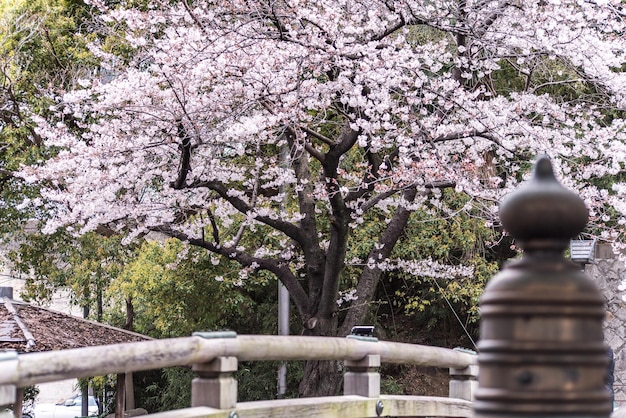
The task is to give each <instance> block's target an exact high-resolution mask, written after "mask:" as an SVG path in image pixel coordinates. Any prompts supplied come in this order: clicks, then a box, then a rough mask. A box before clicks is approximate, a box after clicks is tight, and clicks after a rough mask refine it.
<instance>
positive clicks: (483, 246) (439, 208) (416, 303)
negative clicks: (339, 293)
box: [344, 190, 498, 327]
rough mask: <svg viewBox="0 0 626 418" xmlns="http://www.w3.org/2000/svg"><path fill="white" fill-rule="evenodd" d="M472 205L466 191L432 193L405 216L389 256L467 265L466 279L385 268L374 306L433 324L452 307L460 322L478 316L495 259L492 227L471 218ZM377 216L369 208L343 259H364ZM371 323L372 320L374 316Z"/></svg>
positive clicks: (348, 277)
mask: <svg viewBox="0 0 626 418" xmlns="http://www.w3.org/2000/svg"><path fill="white" fill-rule="evenodd" d="M475 211H476V208H474V207H473V206H472V204H471V201H470V199H469V197H468V196H467V195H464V194H462V193H457V192H454V191H453V190H445V191H443V192H442V194H441V196H440V197H436V196H433V197H432V198H431V204H430V205H429V206H428V207H427V209H425V210H422V211H418V212H415V213H413V214H412V215H411V218H410V220H409V224H408V226H407V228H406V232H405V234H404V236H403V237H402V239H401V241H400V242H399V243H398V245H396V247H395V248H394V251H393V253H392V256H391V258H392V259H402V260H415V261H419V260H425V259H432V260H433V261H435V262H439V263H442V264H447V265H451V266H467V267H471V268H472V269H473V274H472V275H471V276H470V277H464V276H458V277H453V276H450V277H447V278H445V279H443V278H436V277H432V276H429V275H428V274H409V273H406V272H403V271H399V270H392V271H389V272H387V273H386V274H385V275H384V276H383V279H382V282H381V285H380V289H379V295H380V296H379V300H378V301H377V302H375V303H374V305H386V304H389V305H390V306H387V307H386V308H384V309H383V311H388V310H396V309H399V310H400V312H401V314H403V315H408V316H409V317H420V318H427V320H426V324H427V326H429V327H433V326H435V325H437V324H438V323H439V321H440V320H450V319H452V318H453V315H454V313H453V312H452V310H454V311H455V312H456V313H457V314H459V315H461V316H462V317H463V319H464V322H466V323H473V322H476V321H477V319H478V301H479V298H480V295H481V294H482V291H483V289H484V286H485V284H486V282H487V280H488V279H489V278H490V277H491V276H492V275H493V274H494V273H495V272H496V271H497V269H498V263H497V260H495V259H493V258H492V257H491V256H490V252H491V249H490V246H492V245H493V242H494V234H496V232H495V231H493V229H491V228H489V227H487V226H486V225H485V221H484V220H482V219H480V218H479V217H478V216H476V213H475ZM383 219H384V218H383V216H382V214H380V217H379V216H378V214H377V213H376V212H372V213H371V214H370V216H369V217H367V218H366V220H365V221H364V222H363V224H362V225H361V226H360V227H359V228H357V229H355V230H353V232H352V233H353V236H354V238H355V239H354V240H353V241H352V242H353V243H354V245H353V246H352V247H351V248H350V254H349V255H348V259H350V258H351V257H353V256H356V257H358V258H361V259H364V258H365V257H366V255H367V253H368V251H369V250H370V248H371V247H372V246H373V245H374V244H375V241H376V237H377V236H379V233H380V230H381V229H382V228H383V227H384V222H383ZM359 269H360V266H358V265H357V266H351V267H348V268H347V269H346V272H345V274H344V286H345V287H348V288H349V287H350V286H355V285H356V283H355V282H354V279H353V278H354V277H358V271H359ZM372 321H376V319H375V318H373V319H372Z"/></svg>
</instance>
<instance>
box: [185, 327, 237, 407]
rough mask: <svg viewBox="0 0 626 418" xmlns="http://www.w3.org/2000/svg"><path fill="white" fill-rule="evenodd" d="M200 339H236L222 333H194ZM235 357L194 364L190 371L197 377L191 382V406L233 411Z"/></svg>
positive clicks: (235, 387)
mask: <svg viewBox="0 0 626 418" xmlns="http://www.w3.org/2000/svg"><path fill="white" fill-rule="evenodd" d="M193 335H194V336H199V337H202V338H236V337H237V334H235V333H234V332H233V333H230V332H227V333H224V332H215V333H212V332H208V333H194V334H193ZM238 365H239V362H238V360H237V357H231V356H227V357H217V358H215V359H213V360H212V361H210V362H207V363H200V364H194V365H193V366H192V370H193V371H194V372H196V373H197V374H198V377H197V378H195V379H193V381H192V382H191V406H193V407H195V406H209V407H211V408H216V409H233V408H235V407H236V406H237V380H236V379H235V378H234V377H233V373H234V372H235V371H237V367H238Z"/></svg>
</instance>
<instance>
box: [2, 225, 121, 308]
mask: <svg viewBox="0 0 626 418" xmlns="http://www.w3.org/2000/svg"><path fill="white" fill-rule="evenodd" d="M131 256H132V248H130V247H126V246H123V245H122V244H121V241H120V238H119V237H117V236H111V237H104V236H101V235H98V234H97V233H95V232H91V233H88V234H85V235H82V236H81V237H79V238H74V237H72V236H70V235H69V234H68V233H67V232H66V231H62V230H60V231H58V232H57V233H55V234H52V235H39V234H27V235H25V236H24V237H23V241H22V242H21V243H20V245H19V247H18V249H17V250H15V251H11V252H9V254H8V258H9V260H10V261H11V262H12V264H13V268H14V269H15V271H16V272H17V273H19V274H21V275H23V276H24V277H25V278H26V286H25V289H24V292H23V293H22V297H23V298H24V300H26V301H35V302H46V301H48V300H50V298H51V297H52V294H53V293H54V292H55V291H56V290H58V289H67V290H71V295H72V302H73V303H74V304H75V305H78V306H82V307H87V308H90V307H92V306H93V305H96V307H97V310H96V312H97V319H101V316H102V311H103V304H104V299H103V297H104V291H105V289H106V288H107V287H108V286H109V284H110V283H111V281H112V280H113V279H115V278H116V277H117V276H118V275H119V274H120V272H121V271H122V268H123V266H124V264H125V263H126V262H127V261H128V260H129V259H130V257H131Z"/></svg>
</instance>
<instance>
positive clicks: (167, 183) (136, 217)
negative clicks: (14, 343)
mask: <svg viewBox="0 0 626 418" xmlns="http://www.w3.org/2000/svg"><path fill="white" fill-rule="evenodd" d="M94 3H95V4H98V5H99V7H100V8H101V10H102V12H103V13H106V14H105V15H103V22H104V23H107V24H108V25H109V26H108V27H109V28H110V32H108V33H106V34H100V37H99V38H97V39H96V40H95V41H94V43H93V44H91V46H90V47H91V50H92V51H93V52H94V53H95V54H96V56H97V57H98V58H99V59H100V60H101V63H102V69H103V70H106V71H108V72H107V74H108V75H107V76H106V77H103V76H102V74H103V71H100V72H99V73H98V74H97V75H96V76H86V77H85V78H84V79H83V80H80V82H79V83H78V85H77V88H76V89H74V90H72V91H70V92H68V93H67V94H65V95H64V96H63V97H54V99H55V100H56V101H57V105H56V108H55V109H56V114H55V115H54V117H52V118H51V117H47V118H45V117H42V118H39V119H38V130H37V131H36V132H37V133H38V135H40V136H41V138H42V141H45V144H46V145H47V146H50V147H54V149H57V150H58V154H57V155H56V156H55V157H54V158H51V159H48V160H46V161H42V162H41V163H40V164H33V165H32V166H31V167H29V168H25V169H24V170H23V171H22V176H23V177H24V178H25V179H26V180H28V181H30V182H32V183H33V184H39V185H41V187H42V196H43V197H44V199H42V200H37V201H34V202H33V203H35V206H36V207H37V209H38V210H40V211H42V212H45V213H47V214H50V215H51V219H50V220H49V221H48V222H47V224H46V227H45V228H44V232H48V233H52V232H54V231H55V230H56V229H57V228H59V227H63V226H68V225H71V226H72V227H73V228H74V231H75V232H76V233H77V234H83V233H86V232H89V231H93V230H95V229H96V228H98V227H101V226H105V227H106V228H108V229H110V230H113V231H119V232H121V233H125V234H127V239H128V240H131V239H133V238H136V237H140V236H142V235H144V234H146V233H148V232H150V231H158V232H160V233H163V234H166V235H168V236H171V237H174V238H178V239H179V240H181V241H183V242H187V243H189V244H191V245H192V246H196V247H199V248H203V249H205V250H206V251H208V252H210V253H212V254H215V255H217V256H220V257H221V259H222V260H228V262H237V263H239V265H240V267H241V277H240V280H241V283H242V284H243V283H245V282H246V281H247V278H246V274H247V273H253V272H256V271H267V272H271V273H272V274H274V275H275V276H276V277H277V278H278V279H279V280H280V281H281V282H282V283H283V284H284V285H285V286H286V287H287V288H288V290H289V292H290V295H291V300H292V301H293V304H294V306H295V308H296V310H297V313H298V315H299V317H300V320H301V323H302V327H303V332H304V333H305V334H308V335H345V334H347V333H348V332H349V331H350V329H351V327H352V326H353V325H355V324H358V323H361V322H362V321H364V319H365V318H367V315H368V314H369V310H370V307H371V305H370V302H371V301H372V299H373V298H374V294H375V290H376V288H377V284H378V283H379V281H380V279H381V277H382V275H383V274H384V273H385V272H393V271H405V272H407V273H409V274H413V275H418V276H423V277H432V278H438V277H441V278H443V277H446V278H450V277H469V276H471V274H472V272H471V269H470V268H467V266H465V265H464V264H471V263H466V261H467V260H463V261H464V262H461V263H458V264H453V265H449V264H444V263H438V262H435V261H434V260H432V259H431V258H423V259H416V258H410V259H406V258H404V257H403V258H399V257H398V256H396V255H394V248H395V247H396V245H397V244H398V242H399V241H400V240H401V239H402V238H403V236H404V235H405V234H406V233H407V231H408V230H407V225H409V222H410V219H411V216H412V214H413V213H414V212H415V211H416V210H422V209H423V210H429V209H430V208H437V209H438V210H439V211H441V213H443V214H445V215H444V216H446V217H450V218H453V217H455V216H456V215H457V214H462V213H465V214H467V215H471V216H478V217H480V218H482V219H483V220H484V221H485V222H488V223H489V225H495V226H497V223H496V222H497V221H496V220H495V219H494V218H495V204H494V203H495V202H496V201H497V199H498V198H499V197H500V196H501V195H502V194H503V193H506V192H507V191H508V190H510V189H511V188H512V187H515V186H516V185H517V183H518V182H519V181H520V180H521V179H522V177H523V173H524V172H525V168H526V167H527V166H528V165H529V164H530V162H531V161H532V159H533V158H534V156H535V155H536V154H538V153H543V152H546V153H548V154H549V155H550V156H551V157H552V158H553V164H554V166H555V169H556V171H557V173H559V174H565V175H566V176H567V177H566V179H564V182H565V183H566V185H567V186H569V187H573V188H576V189H578V190H579V191H580V193H581V194H582V196H583V197H584V198H585V200H586V202H587V204H588V205H589V207H590V208H591V216H592V221H593V222H594V224H595V225H601V224H604V225H607V229H606V230H605V234H606V236H607V237H613V238H614V237H615V235H611V234H613V232H612V230H611V229H609V228H610V226H611V225H610V224H608V223H607V221H608V220H609V219H608V218H605V217H606V216H609V214H610V213H609V212H606V211H605V209H606V202H607V200H611V201H612V203H614V204H615V205H616V208H617V211H618V212H617V213H619V211H621V210H622V209H623V208H622V207H621V206H620V205H621V203H620V202H621V200H619V199H617V200H612V199H613V197H612V196H610V195H611V194H612V193H613V194H614V193H615V192H614V191H616V192H618V193H621V190H622V188H621V186H617V187H615V188H614V189H613V190H614V191H612V190H607V189H604V188H601V187H598V186H597V183H593V182H590V181H589V180H590V179H592V178H593V179H601V178H602V179H605V178H607V177H611V176H616V175H618V174H619V173H620V172H621V171H622V170H623V169H624V166H623V161H624V158H623V155H624V153H623V149H624V121H623V120H622V119H621V118H620V117H619V116H620V111H621V110H622V109H623V107H624V103H625V101H624V92H625V91H626V90H625V88H624V86H625V85H626V84H625V83H624V81H625V79H626V76H625V74H624V73H622V72H621V71H620V68H621V65H622V63H623V57H622V51H623V50H624V47H625V46H626V45H624V43H625V40H624V38H623V36H622V34H623V30H624V19H623V11H622V9H621V7H622V6H621V4H620V3H619V2H616V1H608V2H601V3H600V2H598V3H592V2H566V3H563V4H561V3H560V2H545V1H527V2H523V3H516V2H483V1H466V0H457V1H452V2H449V1H428V2H422V1H412V0H396V1H376V0H370V1H364V2H355V1H349V0H339V1H337V0H333V1H319V2H307V1H303V0H302V1H301V0H289V1H275V2H266V1H261V0H259V1H256V0H255V1H231V0H229V1H220V0H218V1H211V2H208V1H207V2H205V1H200V0H199V1H194V2H186V1H181V2H174V3H172V4H170V3H168V2H156V1H155V2H147V3H145V4H142V6H141V7H135V8H133V7H129V8H123V7H118V8H116V9H114V10H108V9H107V7H106V5H105V4H102V3H99V2H97V1H94ZM98 27H100V26H98ZM98 39H99V41H98ZM102 39H105V40H106V42H104V41H102ZM113 46H114V47H113ZM512 73H513V74H514V75H515V76H513V77H511V74H512ZM608 109H610V110H611V111H612V113H611V117H607V114H608V113H607V112H606V111H607V110H608ZM616 110H617V112H616ZM44 116H46V115H44ZM446 188H455V191H456V192H457V193H465V194H466V195H467V197H466V198H464V199H467V201H466V204H464V205H463V206H462V207H460V208H458V207H456V208H455V207H450V206H448V205H447V203H448V201H446V199H442V190H444V189H446ZM615 196H617V195H615ZM368 217H369V218H368ZM368 219H370V220H372V222H374V219H376V222H377V223H378V228H372V229H371V230H372V231H375V232H376V235H373V237H375V238H374V239H370V240H369V247H368V248H362V249H361V251H359V254H360V255H361V256H362V257H361V260H360V261H359V262H356V261H355V260H350V265H351V266H352V268H351V269H350V273H351V274H352V276H351V277H350V278H346V276H345V274H346V272H347V269H346V261H347V259H346V256H347V253H348V250H349V248H350V247H351V245H358V242H354V241H353V240H354V239H355V238H356V237H358V234H357V233H356V231H358V230H359V228H361V225H363V224H364V223H365V222H367V221H368ZM357 266H358V268H356V267H357ZM346 283H349V284H350V287H351V288H353V289H354V292H353V293H352V295H351V301H350V302H351V303H350V305H349V307H347V308H346V309H345V310H343V311H341V312H340V311H338V305H337V301H338V299H339V298H340V294H339V291H340V290H342V291H343V290H346V288H344V287H343V286H344V284H346ZM333 367H334V366H333V365H332V364H330V365H329V364H323V365H322V364H316V363H309V364H308V365H307V368H306V370H305V374H304V379H303V383H302V386H301V393H302V394H303V395H312V394H331V393H335V392H336V391H337V380H336V379H331V378H328V377H330V376H332V375H333V373H332V372H333V371H334V369H333Z"/></svg>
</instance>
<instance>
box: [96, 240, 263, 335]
mask: <svg viewBox="0 0 626 418" xmlns="http://www.w3.org/2000/svg"><path fill="white" fill-rule="evenodd" d="M236 269H237V268H236V267H235V266H234V265H231V264H230V263H228V262H223V263H222V264H219V265H214V264H213V260H212V259H211V257H210V256H209V255H208V254H207V252H206V251H204V250H201V249H197V248H188V247H186V246H185V244H183V243H182V242H180V241H178V240H175V239H170V240H168V241H166V242H165V243H163V244H161V243H158V242H146V243H144V244H143V245H142V247H141V248H140V249H139V251H138V253H137V256H136V258H134V259H133V260H132V261H130V262H129V263H128V264H127V265H126V266H125V268H124V270H123V271H122V272H121V273H120V275H119V277H118V278H117V279H116V280H115V282H114V283H113V284H112V285H111V286H110V287H109V289H108V295H109V296H110V297H111V299H115V300H117V302H118V303H124V302H125V301H126V300H132V303H133V306H134V309H135V315H136V318H135V329H136V330H137V331H139V332H142V333H144V334H148V335H151V336H154V337H159V338H162V337H178V336H186V335H191V333H193V332H194V331H203V330H216V329H222V328H225V327H227V326H229V319H230V318H232V317H233V316H237V315H240V314H241V313H242V311H243V310H244V309H246V308H249V307H251V306H252V304H253V302H252V301H251V300H250V299H249V297H247V295H246V294H245V293H244V292H243V290H242V289H241V288H240V287H238V286H236V284H235V281H234V280H233V279H232V278H231V275H230V274H229V273H230V272H231V271H236ZM220 273H222V274H220ZM217 276H221V277H223V278H225V279H224V280H223V281H218V280H216V277H217Z"/></svg>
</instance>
